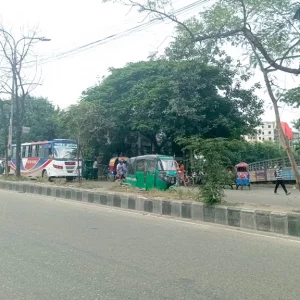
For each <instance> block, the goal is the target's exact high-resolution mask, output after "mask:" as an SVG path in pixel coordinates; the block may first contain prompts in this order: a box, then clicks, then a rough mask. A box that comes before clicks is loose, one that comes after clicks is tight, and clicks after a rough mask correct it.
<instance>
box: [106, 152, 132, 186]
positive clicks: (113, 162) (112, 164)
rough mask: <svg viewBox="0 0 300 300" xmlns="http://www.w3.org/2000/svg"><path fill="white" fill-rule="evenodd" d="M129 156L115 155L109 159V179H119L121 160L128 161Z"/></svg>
mask: <svg viewBox="0 0 300 300" xmlns="http://www.w3.org/2000/svg"><path fill="white" fill-rule="evenodd" d="M127 160H128V157H126V156H120V157H113V158H111V159H110V161H109V166H108V172H107V180H109V181H115V180H116V179H117V165H118V163H119V162H120V161H125V162H126V161H127Z"/></svg>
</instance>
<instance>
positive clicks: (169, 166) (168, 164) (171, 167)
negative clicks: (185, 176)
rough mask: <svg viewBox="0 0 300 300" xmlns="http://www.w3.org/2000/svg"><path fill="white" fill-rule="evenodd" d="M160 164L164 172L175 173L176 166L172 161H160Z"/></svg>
mask: <svg viewBox="0 0 300 300" xmlns="http://www.w3.org/2000/svg"><path fill="white" fill-rule="evenodd" d="M161 164H162V167H163V170H164V171H176V164H175V161H174V160H173V159H162V160H161Z"/></svg>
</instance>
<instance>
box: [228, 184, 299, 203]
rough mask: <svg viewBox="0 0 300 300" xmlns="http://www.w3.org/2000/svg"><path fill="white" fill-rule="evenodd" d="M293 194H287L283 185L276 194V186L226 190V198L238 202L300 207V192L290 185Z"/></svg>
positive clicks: (289, 189)
mask: <svg viewBox="0 0 300 300" xmlns="http://www.w3.org/2000/svg"><path fill="white" fill-rule="evenodd" d="M288 191H289V192H291V195H289V196H286V195H285V193H284V191H283V190H282V188H281V187H279V188H278V195H276V194H274V186H270V187H259V186H254V185H253V186H252V187H251V190H250V191H249V190H248V188H245V189H244V190H242V191H241V190H238V191H236V190H229V189H227V190H226V191H225V193H226V196H227V198H226V199H225V200H227V201H231V202H238V203H254V204H259V205H273V206H287V207H290V208H297V209H299V208H300V192H299V190H294V189H292V188H291V187H288Z"/></svg>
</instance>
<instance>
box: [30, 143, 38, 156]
mask: <svg viewBox="0 0 300 300" xmlns="http://www.w3.org/2000/svg"><path fill="white" fill-rule="evenodd" d="M36 147H37V145H33V146H32V151H31V157H36V151H35V149H36Z"/></svg>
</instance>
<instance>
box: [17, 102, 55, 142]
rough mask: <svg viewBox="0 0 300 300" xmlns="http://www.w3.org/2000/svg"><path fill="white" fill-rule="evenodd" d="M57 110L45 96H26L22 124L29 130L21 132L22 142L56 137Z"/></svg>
mask: <svg viewBox="0 0 300 300" xmlns="http://www.w3.org/2000/svg"><path fill="white" fill-rule="evenodd" d="M58 114H59V110H58V109H57V108H56V107H55V106H54V105H53V104H52V103H51V102H50V101H49V100H48V99H46V98H35V97H27V98H26V100H25V115H24V123H23V126H25V127H30V132H29V133H27V134H23V137H22V140H23V141H22V142H34V141H43V140H53V139H54V138H57V128H58V126H57V118H58Z"/></svg>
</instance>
